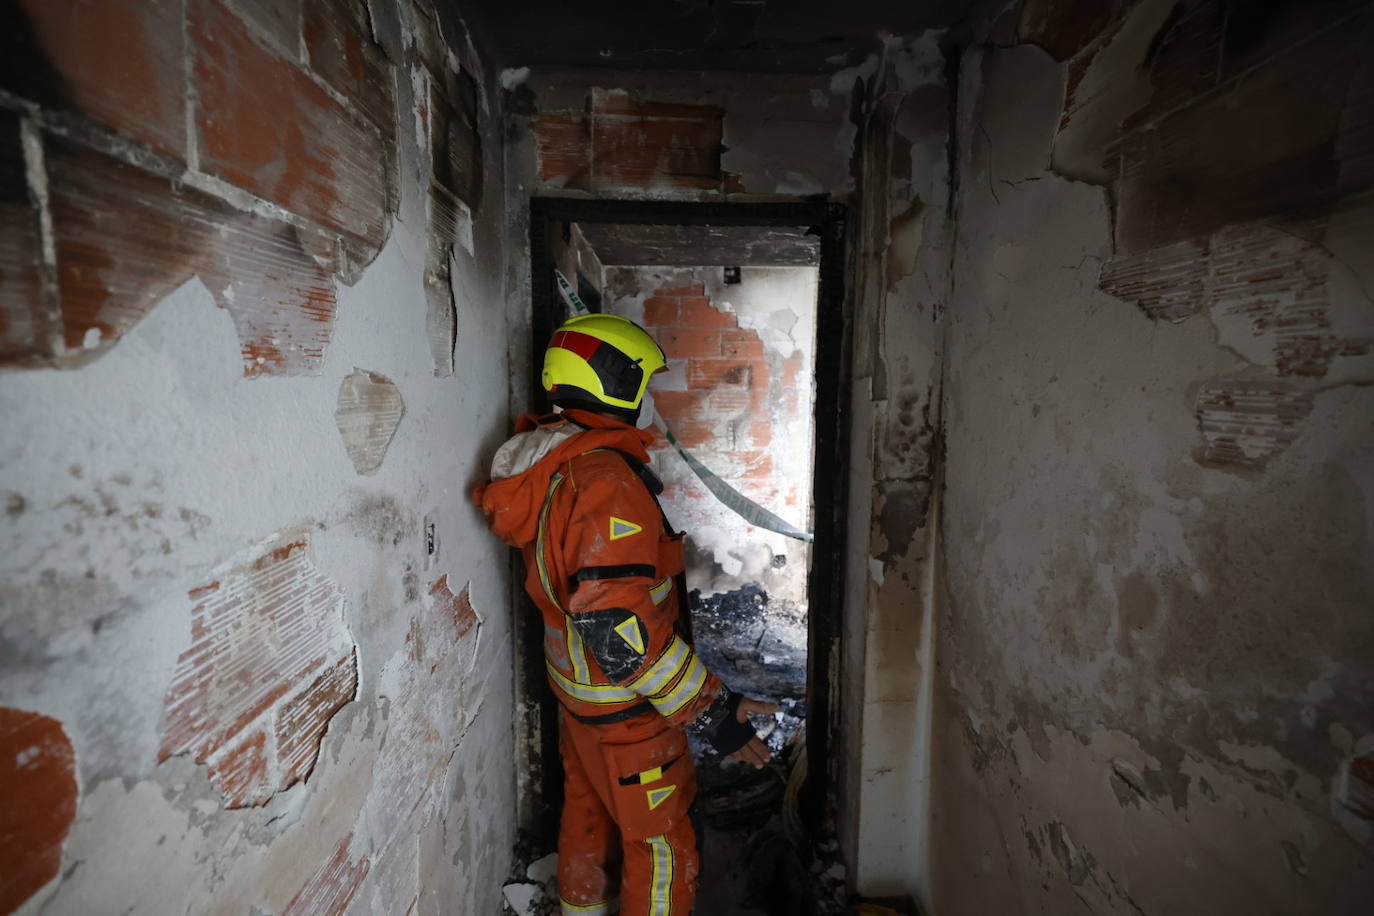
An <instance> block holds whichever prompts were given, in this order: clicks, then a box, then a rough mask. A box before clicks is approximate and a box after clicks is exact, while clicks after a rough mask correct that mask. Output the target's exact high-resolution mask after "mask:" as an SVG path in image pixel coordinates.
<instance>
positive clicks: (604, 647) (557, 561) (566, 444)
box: [475, 410, 754, 916]
mask: <svg viewBox="0 0 1374 916" xmlns="http://www.w3.org/2000/svg"><path fill="white" fill-rule="evenodd" d="M516 429H517V434H516V435H515V437H514V438H512V439H511V440H510V441H509V442H507V443H506V444H505V445H504V446H502V448H501V449H500V450H499V451H498V452H497V455H496V458H495V459H494V460H493V466H492V477H493V480H492V481H491V482H490V483H488V484H485V485H483V486H481V487H479V488H478V491H477V493H476V494H475V500H476V501H477V502H478V504H479V505H480V506H481V507H482V508H483V510H484V511H485V512H486V514H487V518H488V522H489V524H490V525H491V528H492V530H493V531H494V532H495V533H496V534H497V535H498V536H500V537H501V538H502V539H503V540H505V541H506V542H507V543H509V544H512V545H514V546H516V547H520V548H521V549H522V550H523V551H524V557H525V563H526V567H527V577H526V581H525V588H526V590H527V591H528V592H529V594H530V595H531V597H532V598H533V599H534V602H535V604H536V605H538V607H539V610H540V612H541V614H542V616H543V622H544V654H545V660H546V666H547V669H548V679H549V683H550V685H551V686H552V688H553V692H554V695H555V696H556V697H557V698H558V700H559V702H560V704H561V705H562V728H561V732H560V740H559V747H560V750H561V753H562V757H563V767H564V780H565V783H564V785H565V793H564V794H565V798H564V807H563V818H562V823H561V825H560V828H559V838H558V852H559V863H558V886H559V895H560V897H561V898H562V912H563V913H565V914H568V913H576V914H601V913H610V912H611V907H612V905H613V901H614V899H615V898H616V896H617V894H618V895H619V897H620V898H621V910H620V912H621V913H622V914H623V916H670V914H671V916H687V914H688V913H689V912H690V911H691V909H692V901H693V899H694V896H695V891H696V876H697V872H698V870H699V860H698V852H697V843H696V837H695V832H694V830H693V827H692V823H691V820H690V818H689V817H688V808H689V806H690V805H691V803H692V799H693V797H694V795H695V793H696V772H695V768H694V766H693V764H692V759H691V754H690V753H689V751H688V746H687V737H686V735H685V734H684V729H685V728H689V727H690V728H692V729H693V730H696V731H698V732H699V733H700V734H701V735H702V737H703V738H704V739H705V740H707V741H708V742H710V743H711V744H712V745H713V746H714V747H715V748H716V749H717V750H718V751H720V752H721V753H722V754H730V753H733V752H735V751H736V750H738V749H739V748H740V747H742V746H744V744H745V743H747V742H748V741H749V739H750V738H752V737H753V734H754V733H753V728H752V727H751V726H749V725H747V724H741V723H739V722H738V721H737V718H736V715H735V710H736V708H737V705H738V703H739V699H740V698H739V696H738V694H734V693H732V692H731V691H729V690H727V689H726V688H725V687H724V686H723V685H722V684H721V682H720V680H719V679H718V678H716V677H715V675H713V674H711V673H710V672H709V671H707V670H706V667H705V666H704V665H703V664H702V662H701V659H700V658H698V657H697V654H696V652H695V651H694V650H693V648H692V645H691V643H690V641H689V640H688V638H687V637H686V635H685V634H684V632H683V627H682V625H681V620H682V618H683V613H684V612H683V609H684V608H685V600H684V597H685V596H683V595H682V594H681V585H680V582H678V581H675V580H677V579H678V577H679V574H680V573H681V572H682V570H683V555H682V540H681V537H682V536H681V535H679V534H675V533H673V531H672V529H671V527H670V526H669V525H668V523H667V520H666V518H665V517H664V516H663V514H662V510H661V509H660V508H659V505H658V501H657V499H656V496H657V493H658V491H659V490H661V489H662V485H661V484H659V483H658V481H657V479H656V478H655V477H654V476H653V474H652V472H650V471H648V470H647V468H645V466H644V462H646V461H647V460H648V453H647V451H646V448H645V446H646V444H647V442H648V441H649V434H648V433H645V432H642V431H640V430H638V429H635V428H634V427H632V426H629V425H627V424H625V423H622V422H620V421H619V420H615V419H611V418H609V417H606V416H603V415H600V414H595V413H591V412H588V411H583V410H568V411H565V412H563V413H561V414H554V415H551V416H547V417H539V418H536V417H531V416H526V417H522V418H521V419H520V421H519V423H518V424H517V427H516Z"/></svg>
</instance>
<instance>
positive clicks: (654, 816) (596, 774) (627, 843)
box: [558, 710, 700, 916]
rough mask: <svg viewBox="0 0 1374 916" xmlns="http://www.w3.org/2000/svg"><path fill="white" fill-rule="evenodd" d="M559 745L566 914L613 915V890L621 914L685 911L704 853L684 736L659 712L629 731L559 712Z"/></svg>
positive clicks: (682, 915) (672, 915)
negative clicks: (692, 809)
mask: <svg viewBox="0 0 1374 916" xmlns="http://www.w3.org/2000/svg"><path fill="white" fill-rule="evenodd" d="M627 731H628V734H627ZM622 742H623V743H622ZM559 749H560V751H561V752H562V757H563V773H564V784H563V789H564V798H563V820H562V823H561V825H560V827H559V833H558V893H559V897H560V898H561V904H562V910H561V912H562V914H563V916H569V914H577V916H587V914H592V916H600V914H609V913H611V912H614V902H615V900H616V899H617V897H618V898H619V900H620V910H619V912H620V913H621V916H688V914H690V913H691V910H692V901H693V899H694V898H695V896H696V884H697V873H698V871H699V870H700V860H699V858H698V853H697V844H696V834H695V832H694V830H693V829H692V822H691V819H690V818H689V817H688V808H689V806H690V805H691V802H692V798H693V796H694V795H695V794H696V771H695V768H694V767H693V765H692V757H691V754H690V753H689V751H688V749H687V739H686V736H685V735H683V733H682V732H681V730H679V729H677V728H673V727H672V726H669V725H668V724H667V723H666V722H664V721H663V720H662V718H661V717H659V716H658V715H657V714H656V713H651V714H650V715H649V716H646V717H644V724H643V727H640V728H635V727H631V728H630V729H628V730H627V729H622V728H619V727H617V728H615V729H607V728H604V727H601V726H595V725H587V724H584V723H582V722H579V721H578V720H577V719H575V718H573V717H572V716H571V715H569V714H568V713H567V711H566V710H565V711H563V714H562V729H561V731H560V734H559Z"/></svg>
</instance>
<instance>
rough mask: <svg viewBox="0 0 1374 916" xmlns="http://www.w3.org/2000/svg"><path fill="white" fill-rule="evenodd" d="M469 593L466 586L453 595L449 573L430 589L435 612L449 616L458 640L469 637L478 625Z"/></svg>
mask: <svg viewBox="0 0 1374 916" xmlns="http://www.w3.org/2000/svg"><path fill="white" fill-rule="evenodd" d="M468 592H469V587H468V586H464V587H463V590H462V591H461V592H459V593H458V594H457V595H455V594H453V590H452V589H450V588H449V585H448V574H447V573H445V574H444V575H442V576H440V577H439V578H438V580H437V581H436V582H435V583H434V584H433V585H431V586H430V587H429V596H430V598H432V599H433V602H434V608H435V610H437V611H440V612H442V613H445V614H447V615H448V616H449V617H450V618H451V619H452V620H453V626H454V632H455V633H456V638H458V639H462V638H463V637H464V636H466V635H468V633H470V632H472V628H473V627H475V626H476V625H477V612H476V611H474V610H473V609H472V601H471V600H470V598H469V595H468Z"/></svg>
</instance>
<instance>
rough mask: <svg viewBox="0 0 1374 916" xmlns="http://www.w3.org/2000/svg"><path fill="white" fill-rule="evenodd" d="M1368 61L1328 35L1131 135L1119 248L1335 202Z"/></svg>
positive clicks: (1134, 248) (1140, 247)
mask: <svg viewBox="0 0 1374 916" xmlns="http://www.w3.org/2000/svg"><path fill="white" fill-rule="evenodd" d="M1359 54H1360V51H1359V47H1358V43H1356V42H1351V41H1349V40H1348V36H1347V35H1346V34H1344V33H1341V32H1339V31H1336V32H1332V33H1328V34H1325V35H1323V36H1319V37H1318V38H1316V39H1313V40H1312V41H1310V42H1308V43H1306V44H1303V45H1301V46H1298V47H1296V48H1293V49H1292V50H1291V51H1289V52H1288V53H1285V54H1284V55H1282V56H1281V57H1280V58H1277V59H1275V60H1274V61H1272V62H1271V63H1270V64H1269V65H1267V66H1265V67H1263V68H1261V69H1260V70H1258V71H1255V72H1254V73H1251V74H1249V75H1247V76H1246V77H1245V78H1244V79H1241V80H1238V81H1236V82H1235V83H1233V84H1231V85H1229V86H1225V87H1223V88H1222V89H1220V90H1218V91H1214V92H1212V93H1209V94H1208V95H1206V96H1204V97H1203V98H1202V99H1201V100H1200V101H1199V102H1198V103H1197V104H1193V105H1190V106H1188V107H1185V108H1183V109H1180V110H1178V111H1175V112H1174V113H1172V114H1170V115H1168V116H1167V117H1163V118H1161V119H1160V120H1158V121H1156V122H1154V124H1153V126H1152V127H1151V128H1150V129H1148V130H1138V131H1135V132H1134V133H1132V134H1130V135H1129V136H1128V137H1127V138H1126V140H1125V141H1124V142H1123V143H1122V145H1121V152H1122V173H1121V180H1120V181H1119V182H1118V201H1119V208H1118V218H1117V223H1116V240H1117V246H1118V251H1119V252H1121V253H1125V254H1135V253H1139V252H1142V251H1148V250H1151V249H1155V248H1160V247H1163V246H1165V245H1170V244H1174V243H1176V242H1180V241H1188V240H1193V239H1199V238H1202V237H1205V236H1207V235H1209V234H1211V233H1212V232H1215V231H1217V230H1218V229H1220V228H1222V227H1224V226H1226V225H1229V224H1232V223H1239V222H1246V221H1249V220H1256V219H1263V218H1265V217H1268V216H1271V215H1273V214H1286V215H1292V214H1303V213H1305V212H1306V213H1310V212H1311V211H1312V208H1314V207H1320V206H1322V205H1323V203H1324V202H1325V203H1329V202H1330V201H1331V199H1332V195H1333V194H1335V193H1336V192H1337V190H1338V185H1339V181H1340V162H1339V161H1338V160H1337V158H1336V157H1335V156H1334V155H1333V143H1334V139H1335V138H1336V136H1337V134H1338V132H1339V130H1340V127H1341V123H1342V118H1343V115H1344V113H1345V111H1346V105H1347V89H1348V87H1349V86H1350V83H1351V79H1352V78H1353V76H1354V74H1355V73H1356V72H1357V69H1358V66H1359Z"/></svg>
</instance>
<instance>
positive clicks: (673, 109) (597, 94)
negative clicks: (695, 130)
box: [591, 89, 722, 121]
mask: <svg viewBox="0 0 1374 916" xmlns="http://www.w3.org/2000/svg"><path fill="white" fill-rule="evenodd" d="M591 101H592V114H593V115H596V116H600V115H620V116H624V117H630V118H670V119H673V120H678V121H701V120H710V119H712V118H719V117H721V115H722V112H721V109H719V108H713V107H711V106H708V105H677V104H673V103H671V102H654V101H641V100H640V99H637V98H635V97H634V96H632V95H630V94H629V93H628V92H625V91H624V90H620V89H609V90H607V89H596V90H593V92H592V100H591Z"/></svg>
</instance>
